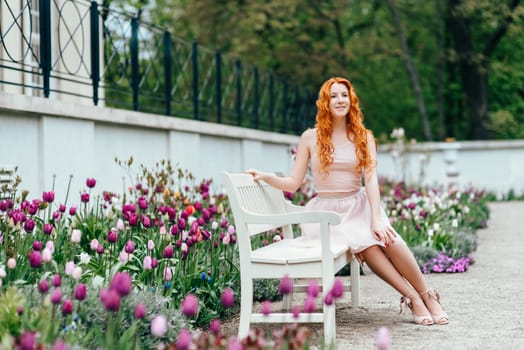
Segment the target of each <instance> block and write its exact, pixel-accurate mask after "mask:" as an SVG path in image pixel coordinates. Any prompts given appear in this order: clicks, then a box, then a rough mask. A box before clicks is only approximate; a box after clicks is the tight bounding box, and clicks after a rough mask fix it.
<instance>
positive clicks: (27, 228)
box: [24, 219, 35, 232]
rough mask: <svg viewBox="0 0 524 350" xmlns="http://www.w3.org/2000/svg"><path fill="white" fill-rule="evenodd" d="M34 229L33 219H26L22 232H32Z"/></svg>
mask: <svg viewBox="0 0 524 350" xmlns="http://www.w3.org/2000/svg"><path fill="white" fill-rule="evenodd" d="M34 228H35V221H34V220H33V219H27V220H26V221H25V223H24V230H25V231H26V232H33V229H34Z"/></svg>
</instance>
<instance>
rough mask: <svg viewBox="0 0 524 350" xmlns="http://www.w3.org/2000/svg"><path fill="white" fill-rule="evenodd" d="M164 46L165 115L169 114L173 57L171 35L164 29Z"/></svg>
mask: <svg viewBox="0 0 524 350" xmlns="http://www.w3.org/2000/svg"><path fill="white" fill-rule="evenodd" d="M163 46H164V82H165V86H164V99H165V101H166V115H171V89H172V82H171V74H172V73H171V67H172V65H173V59H172V57H171V35H170V34H169V32H168V31H167V30H166V31H164V37H163Z"/></svg>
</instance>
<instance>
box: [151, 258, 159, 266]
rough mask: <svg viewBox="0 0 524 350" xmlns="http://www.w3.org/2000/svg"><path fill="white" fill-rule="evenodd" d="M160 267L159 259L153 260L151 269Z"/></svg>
mask: <svg viewBox="0 0 524 350" xmlns="http://www.w3.org/2000/svg"><path fill="white" fill-rule="evenodd" d="M157 266H158V259H157V258H153V259H152V260H151V267H152V268H156V267H157Z"/></svg>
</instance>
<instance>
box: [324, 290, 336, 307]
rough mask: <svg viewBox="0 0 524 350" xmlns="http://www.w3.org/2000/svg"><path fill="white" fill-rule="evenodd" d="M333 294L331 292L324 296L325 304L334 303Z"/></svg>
mask: <svg viewBox="0 0 524 350" xmlns="http://www.w3.org/2000/svg"><path fill="white" fill-rule="evenodd" d="M333 300H334V298H333V294H332V293H331V292H329V293H327V294H326V296H325V297H324V304H326V305H333Z"/></svg>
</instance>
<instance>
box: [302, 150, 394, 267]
mask: <svg viewBox="0 0 524 350" xmlns="http://www.w3.org/2000/svg"><path fill="white" fill-rule="evenodd" d="M356 164H357V157H356V154H355V146H354V145H353V143H351V142H349V141H348V142H346V143H344V144H340V145H334V153H333V163H332V164H331V166H330V167H329V174H328V175H327V176H322V174H320V160H319V159H318V157H317V154H316V150H313V151H312V154H311V171H312V175H313V184H314V187H315V191H316V193H317V194H318V195H317V197H314V198H313V199H311V200H310V201H309V202H308V203H307V204H306V206H305V208H306V210H330V211H335V212H336V213H338V215H339V216H340V219H341V223H340V224H338V225H336V226H331V230H330V235H331V244H332V245H333V244H345V245H347V246H349V247H350V249H351V252H352V253H353V254H358V253H360V252H362V251H363V250H365V249H366V248H368V247H370V246H372V245H379V246H382V247H384V246H385V245H384V243H383V242H382V241H379V240H377V239H376V238H375V237H374V236H373V234H372V232H371V208H370V205H369V202H368V196H367V193H366V191H365V188H364V187H362V182H361V177H360V176H359V175H358V174H357V172H356V168H355V166H356ZM381 212H382V220H385V221H387V222H389V219H388V217H387V215H386V213H385V211H384V210H383V209H381ZM301 228H302V238H301V239H300V240H301V241H302V242H301V244H305V245H315V244H318V240H320V225H319V224H303V225H302V226H301ZM315 242H316V243H315ZM397 242H398V243H401V242H404V241H403V240H402V238H401V237H400V236H398V237H397V239H395V244H397ZM357 257H358V258H359V260H361V261H362V259H360V256H358V255H357Z"/></svg>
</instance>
